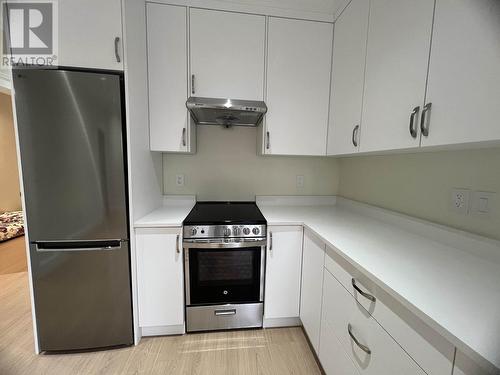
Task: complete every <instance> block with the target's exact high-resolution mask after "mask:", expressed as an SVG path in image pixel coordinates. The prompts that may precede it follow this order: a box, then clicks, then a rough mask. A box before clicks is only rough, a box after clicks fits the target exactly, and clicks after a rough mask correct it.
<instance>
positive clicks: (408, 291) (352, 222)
mask: <svg viewBox="0 0 500 375" xmlns="http://www.w3.org/2000/svg"><path fill="white" fill-rule="evenodd" d="M363 206H364V207H363ZM259 207H260V209H261V211H262V213H263V214H264V216H265V217H266V219H267V222H268V225H304V227H305V228H308V229H309V230H311V231H313V232H314V233H315V234H316V235H317V236H319V237H320V238H321V239H322V240H323V241H324V242H325V243H326V244H327V245H328V246H329V247H332V249H333V250H334V251H336V252H337V253H338V254H339V255H340V256H342V257H343V258H344V259H346V260H347V261H348V262H350V263H351V264H352V265H353V266H355V267H356V268H358V269H359V270H360V271H361V272H363V273H365V274H366V276H368V277H369V278H370V279H371V280H372V281H373V282H375V283H376V284H377V285H378V286H379V287H381V288H382V289H383V290H385V291H386V292H388V293H389V294H390V295H392V296H393V297H394V298H396V299H397V300H398V301H400V302H401V303H402V304H403V305H405V306H406V307H407V308H408V309H409V310H410V311H412V312H413V313H415V314H416V315H417V316H419V317H420V318H421V319H422V320H423V321H424V322H426V323H427V324H429V325H430V326H431V327H433V328H434V329H435V330H436V331H437V332H439V333H440V334H442V335H443V336H444V337H445V338H447V339H448V340H449V341H451V342H452V343H453V344H455V345H456V346H457V347H458V348H459V349H461V350H462V351H464V352H465V353H467V354H469V355H471V356H472V358H473V359H476V360H480V361H483V360H484V359H485V360H486V361H487V362H489V363H486V365H488V367H491V365H493V366H494V367H495V368H496V369H493V370H494V371H495V370H496V371H500V242H497V241H492V240H487V239H484V238H481V237H476V236H473V235H470V234H467V233H464V232H459V231H454V230H450V229H447V228H445V227H439V226H435V225H432V224H430V223H426V222H423V221H418V220H415V219H411V218H408V217H406V216H404V215H398V214H394V213H388V211H385V210H379V209H376V208H369V206H366V205H360V204H357V203H354V202H350V201H346V200H340V201H339V202H338V203H337V205H335V206H324V205H323V206H291V205H286V206H279V205H266V204H259ZM369 211H371V212H369ZM377 211H378V212H377ZM469 247H470V248H469ZM478 356H479V357H480V358H478ZM483 363H484V362H483Z"/></svg>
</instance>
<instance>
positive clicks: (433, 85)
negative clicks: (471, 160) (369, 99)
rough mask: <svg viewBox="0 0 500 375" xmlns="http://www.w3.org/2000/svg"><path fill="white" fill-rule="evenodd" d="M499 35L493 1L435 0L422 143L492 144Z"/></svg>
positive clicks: (499, 15)
mask: <svg viewBox="0 0 500 375" xmlns="http://www.w3.org/2000/svg"><path fill="white" fill-rule="evenodd" d="M464 25H467V27H464ZM499 35H500V2H499V1H497V0H437V1H436V13H435V18H434V29H433V36H432V48H431V57H430V66H429V80H428V84H427V97H426V103H432V108H431V110H430V111H429V113H428V114H429V116H427V117H428V118H427V119H424V120H427V121H428V123H427V126H426V124H425V123H424V127H425V129H426V130H427V128H428V136H426V135H425V134H424V135H423V136H422V146H442V145H453V144H462V143H475V142H485V141H486V142H487V141H495V142H497V143H498V141H499V140H500V126H499V120H498V111H497V108H498V103H499V102H500V89H499V87H500V43H499V42H498V41H499ZM426 134H427V133H426Z"/></svg>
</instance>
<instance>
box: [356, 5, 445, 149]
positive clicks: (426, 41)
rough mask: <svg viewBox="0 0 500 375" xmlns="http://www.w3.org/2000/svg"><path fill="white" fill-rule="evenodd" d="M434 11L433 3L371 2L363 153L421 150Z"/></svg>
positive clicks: (362, 141)
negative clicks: (421, 122) (422, 113)
mask: <svg viewBox="0 0 500 375" xmlns="http://www.w3.org/2000/svg"><path fill="white" fill-rule="evenodd" d="M438 1H439V0H438ZM433 11H434V0H419V1H414V0H372V1H370V22H369V29H368V47H367V57H366V76H365V90H364V99H363V117H362V119H363V120H362V121H363V129H362V133H363V134H362V140H361V143H360V151H363V152H371V151H384V150H394V149H408V148H414V147H419V145H420V136H419V134H420V131H419V121H418V120H419V113H420V111H421V110H422V106H423V104H424V97H425V87H426V79H427V66H428V60H429V49H430V42H431V31H432V18H433Z"/></svg>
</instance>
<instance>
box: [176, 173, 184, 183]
mask: <svg viewBox="0 0 500 375" xmlns="http://www.w3.org/2000/svg"><path fill="white" fill-rule="evenodd" d="M175 185H176V186H184V175H183V174H177V175H175Z"/></svg>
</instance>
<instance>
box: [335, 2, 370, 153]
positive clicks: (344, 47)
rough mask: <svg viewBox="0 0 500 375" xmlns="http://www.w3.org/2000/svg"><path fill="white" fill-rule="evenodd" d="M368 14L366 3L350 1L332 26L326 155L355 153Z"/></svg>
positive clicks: (368, 7) (361, 102) (363, 76)
mask: <svg viewBox="0 0 500 375" xmlns="http://www.w3.org/2000/svg"><path fill="white" fill-rule="evenodd" d="M369 12H370V2H369V1H366V0H352V1H351V3H350V4H349V5H348V6H347V8H346V9H345V10H344V12H343V13H342V14H341V16H340V17H339V18H338V19H337V21H336V22H335V36H334V42H333V70H332V82H331V97H330V119H329V128H328V149H327V154H328V155H342V154H351V153H355V152H357V151H358V149H359V143H360V141H361V139H360V136H361V131H362V124H361V110H362V105H363V88H364V82H365V59H366V42H367V36H368V35H367V33H368V15H369Z"/></svg>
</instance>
